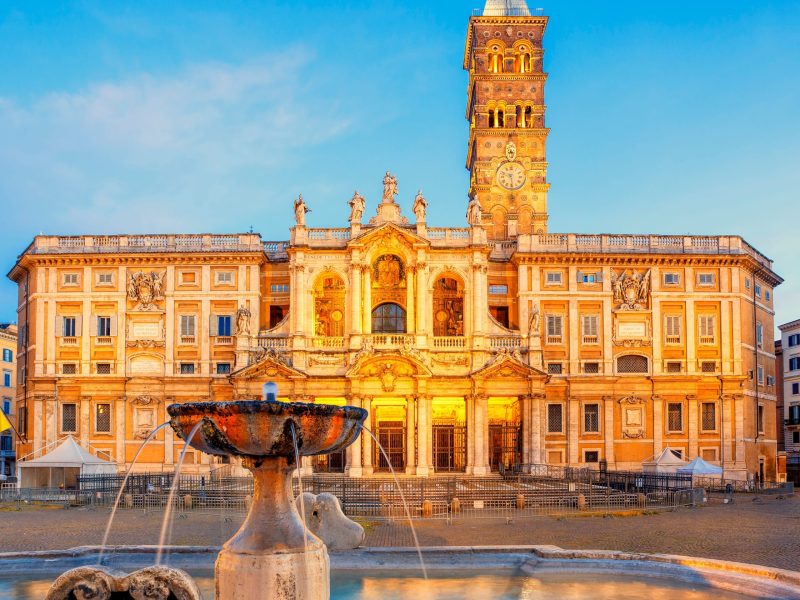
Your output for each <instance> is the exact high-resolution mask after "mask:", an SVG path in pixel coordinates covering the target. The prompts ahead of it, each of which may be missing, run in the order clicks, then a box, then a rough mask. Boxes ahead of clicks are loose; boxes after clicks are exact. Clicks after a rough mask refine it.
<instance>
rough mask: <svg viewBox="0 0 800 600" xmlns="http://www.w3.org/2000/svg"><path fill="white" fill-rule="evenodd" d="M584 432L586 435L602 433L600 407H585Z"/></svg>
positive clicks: (590, 405) (589, 405)
mask: <svg viewBox="0 0 800 600" xmlns="http://www.w3.org/2000/svg"><path fill="white" fill-rule="evenodd" d="M583 431H584V432H585V433H600V405H599V404H584V405H583Z"/></svg>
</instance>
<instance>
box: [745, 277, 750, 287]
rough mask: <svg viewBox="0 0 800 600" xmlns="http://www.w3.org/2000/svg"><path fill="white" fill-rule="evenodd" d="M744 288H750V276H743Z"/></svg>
mask: <svg viewBox="0 0 800 600" xmlns="http://www.w3.org/2000/svg"><path fill="white" fill-rule="evenodd" d="M744 289H746V290H749V289H750V278H749V277H745V278H744Z"/></svg>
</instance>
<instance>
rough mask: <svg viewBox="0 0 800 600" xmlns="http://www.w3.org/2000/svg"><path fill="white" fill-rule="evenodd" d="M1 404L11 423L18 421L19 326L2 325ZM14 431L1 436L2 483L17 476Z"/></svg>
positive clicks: (0, 333) (0, 324)
mask: <svg viewBox="0 0 800 600" xmlns="http://www.w3.org/2000/svg"><path fill="white" fill-rule="evenodd" d="M0 377H2V379H0V402H2V410H3V412H4V413H5V414H6V418H8V420H9V422H10V423H12V424H13V423H14V421H15V419H16V414H15V410H14V408H15V406H16V400H15V397H16V386H17V326H16V325H14V324H13V323H0ZM15 437H16V436H15V435H14V430H13V429H7V430H6V431H3V432H2V435H0V481H4V480H5V479H6V478H7V477H11V476H13V475H14V474H15V469H14V467H15V463H16V448H15V445H16V444H15V443H14V442H15V440H14V438H15Z"/></svg>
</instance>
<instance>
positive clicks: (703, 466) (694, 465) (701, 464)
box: [678, 456, 722, 477]
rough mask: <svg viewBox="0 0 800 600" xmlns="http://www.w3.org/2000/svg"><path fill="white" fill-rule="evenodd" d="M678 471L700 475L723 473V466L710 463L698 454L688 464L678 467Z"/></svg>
mask: <svg viewBox="0 0 800 600" xmlns="http://www.w3.org/2000/svg"><path fill="white" fill-rule="evenodd" d="M678 473H681V474H685V475H699V476H702V477H705V476H709V475H722V467H718V466H716V465H712V464H709V463H707V462H706V461H704V460H703V459H702V458H700V457H699V456H698V457H697V458H695V459H694V460H693V461H692V462H690V463H689V464H688V465H686V466H683V467H681V468H680V469H678Z"/></svg>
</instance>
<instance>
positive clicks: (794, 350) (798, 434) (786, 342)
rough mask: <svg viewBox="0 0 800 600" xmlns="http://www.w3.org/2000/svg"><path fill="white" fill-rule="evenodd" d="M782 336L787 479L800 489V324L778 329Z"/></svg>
mask: <svg viewBox="0 0 800 600" xmlns="http://www.w3.org/2000/svg"><path fill="white" fill-rule="evenodd" d="M778 329H780V332H781V339H780V344H781V353H780V359H781V360H780V362H779V363H778V369H780V371H781V380H782V384H783V385H782V389H781V392H782V401H783V414H782V415H781V421H783V427H781V429H783V431H782V434H783V450H785V453H786V459H785V460H786V478H787V479H788V480H789V481H793V482H794V483H795V484H796V485H800V320H796V321H791V322H790V323H785V324H784V325H781V326H779V327H778Z"/></svg>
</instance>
